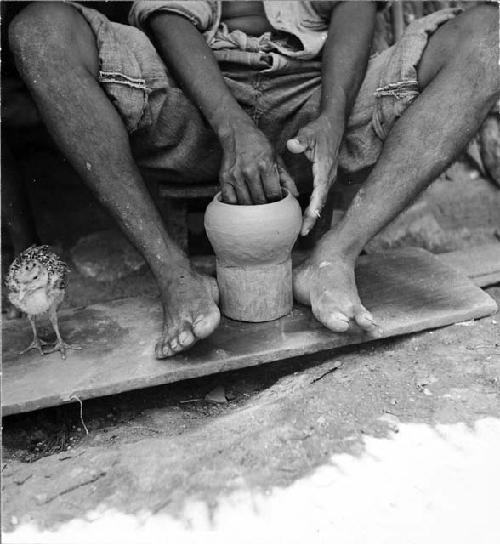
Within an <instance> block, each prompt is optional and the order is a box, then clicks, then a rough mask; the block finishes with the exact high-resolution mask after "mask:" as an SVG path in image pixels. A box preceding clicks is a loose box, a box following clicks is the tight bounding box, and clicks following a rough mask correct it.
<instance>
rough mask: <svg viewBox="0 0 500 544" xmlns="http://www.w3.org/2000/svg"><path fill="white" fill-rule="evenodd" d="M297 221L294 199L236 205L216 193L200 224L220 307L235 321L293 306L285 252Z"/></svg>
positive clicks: (288, 250) (255, 318)
mask: <svg viewBox="0 0 500 544" xmlns="http://www.w3.org/2000/svg"><path fill="white" fill-rule="evenodd" d="M301 223H302V214H301V210H300V206H299V204H298V202H297V200H296V199H295V198H294V197H293V196H292V195H291V194H289V193H288V194H287V196H286V197H285V198H283V199H282V200H280V201H279V202H271V203H269V204H262V205H255V206H236V205H233V204H226V203H224V202H222V201H221V199H220V194H218V195H216V196H215V197H214V199H213V201H212V202H211V203H210V204H209V205H208V207H207V211H206V213H205V228H206V231H207V235H208V239H209V240H210V242H211V244H212V246H213V248H214V251H215V255H216V257H217V281H218V284H219V290H220V307H221V311H222V313H223V314H224V315H226V316H227V317H230V318H231V319H236V320H238V321H271V320H273V319H278V318H279V317H281V316H283V315H286V314H287V313H289V312H290V311H291V309H292V306H293V293H292V261H291V250H292V246H293V244H294V242H295V240H296V239H297V236H298V234H299V231H300V227H301Z"/></svg>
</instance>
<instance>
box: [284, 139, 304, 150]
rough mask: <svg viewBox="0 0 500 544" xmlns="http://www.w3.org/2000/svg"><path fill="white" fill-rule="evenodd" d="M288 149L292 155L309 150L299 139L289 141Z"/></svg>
mask: <svg viewBox="0 0 500 544" xmlns="http://www.w3.org/2000/svg"><path fill="white" fill-rule="evenodd" d="M286 147H287V149H288V151H290V152H291V153H304V151H305V150H306V149H307V147H306V144H305V143H304V142H301V141H300V140H299V139H298V138H292V139H290V140H287V142H286Z"/></svg>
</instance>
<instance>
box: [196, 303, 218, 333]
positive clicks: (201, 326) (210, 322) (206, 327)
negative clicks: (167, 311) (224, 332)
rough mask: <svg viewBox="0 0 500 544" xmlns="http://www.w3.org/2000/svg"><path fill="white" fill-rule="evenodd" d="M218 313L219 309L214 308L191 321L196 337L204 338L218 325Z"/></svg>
mask: <svg viewBox="0 0 500 544" xmlns="http://www.w3.org/2000/svg"><path fill="white" fill-rule="evenodd" d="M219 321H220V313H219V309H218V308H215V310H214V311H213V312H212V313H210V314H209V315H205V314H201V315H199V316H198V317H197V318H196V319H195V321H194V323H193V332H194V334H195V336H196V337H197V338H206V337H207V336H210V335H211V334H212V333H213V332H214V330H215V329H216V328H217V326H218V325H219Z"/></svg>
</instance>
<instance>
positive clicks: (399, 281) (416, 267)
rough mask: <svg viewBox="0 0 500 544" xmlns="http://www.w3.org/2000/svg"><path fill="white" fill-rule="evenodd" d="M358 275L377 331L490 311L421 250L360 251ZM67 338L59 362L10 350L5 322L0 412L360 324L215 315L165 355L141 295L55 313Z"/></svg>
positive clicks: (274, 352)
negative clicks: (205, 331) (193, 339)
mask: <svg viewBox="0 0 500 544" xmlns="http://www.w3.org/2000/svg"><path fill="white" fill-rule="evenodd" d="M357 281H358V285H359V288H360V293H361V297H362V299H363V301H364V302H365V304H366V306H367V307H368V308H369V309H370V310H371V311H372V312H373V314H374V316H375V319H376V320H377V321H378V322H379V323H380V324H381V326H382V327H383V330H384V337H389V336H395V335H400V334H405V333H410V332H415V331H420V330H424V329H428V328H434V327H440V326H444V325H449V324H451V323H454V322H457V321H464V320H469V319H474V318H479V317H483V316H486V315H490V314H493V313H494V312H495V311H496V309H497V308H496V304H495V301H494V300H493V299H492V298H491V297H489V296H488V295H487V294H486V293H484V292H483V291H481V290H480V289H479V288H478V287H476V286H475V285H473V284H472V283H471V282H470V281H469V280H468V279H467V278H466V277H465V276H464V275H463V274H461V273H460V272H458V271H456V270H453V269H450V268H449V267H447V266H446V265H444V264H442V263H441V262H440V261H439V259H437V258H436V257H435V256H433V255H431V254H429V253H427V252H426V251H424V250H420V249H406V250H401V251H393V252H390V253H385V254H379V255H370V256H367V257H366V258H362V259H360V262H359V265H358V268H357ZM61 329H62V332H63V335H64V336H65V338H66V340H67V341H69V342H74V343H79V344H81V345H82V346H84V349H83V350H82V351H79V352H78V351H75V352H71V353H70V355H69V356H68V358H67V360H66V361H62V360H61V359H60V357H59V354H57V353H55V354H51V355H47V356H45V357H41V356H40V355H38V354H36V353H31V354H26V355H23V356H19V355H17V354H18V352H19V351H20V350H21V349H22V348H23V347H25V346H27V345H28V343H29V341H30V330H29V326H28V325H27V324H26V323H24V324H21V323H20V322H18V321H11V322H7V323H5V325H4V331H3V339H4V346H3V348H4V352H3V355H4V364H3V372H4V374H3V413H4V415H8V414H13V413H16V412H26V411H30V410H35V409H38V408H42V407H46V406H52V405H58V404H62V403H66V402H70V401H71V398H72V397H73V396H78V397H79V398H80V399H88V398H91V397H98V396H103V395H111V394H114V393H119V392H122V391H127V390H131V389H140V388H144V387H149V386H153V385H157V384H165V383H171V382H175V381H179V380H185V379H188V378H196V377H200V376H205V375H208V374H213V373H217V372H225V371H228V370H235V369H238V368H243V367H249V366H255V365H260V364H264V363H270V362H272V361H276V360H280V359H285V358H288V357H294V356H300V355H305V354H310V353H314V352H318V351H322V350H327V349H333V348H338V347H341V346H345V345H348V344H358V343H361V342H366V341H368V340H369V338H367V336H366V335H365V334H363V333H360V332H356V333H351V334H336V333H333V332H331V331H328V330H327V329H326V328H324V327H322V326H321V325H320V324H319V323H318V322H317V321H316V320H315V319H314V318H313V316H312V314H311V312H310V311H309V310H308V309H307V308H304V307H296V308H294V310H293V312H292V313H291V314H290V315H289V316H287V317H285V318H282V319H280V320H278V321H274V322H270V323H238V322H234V321H230V320H223V323H222V324H221V326H220V327H219V329H218V330H217V331H216V332H215V334H213V335H212V336H211V337H210V338H208V339H206V340H204V341H202V342H200V343H199V344H198V345H196V346H194V348H193V349H191V350H190V351H189V352H187V353H185V354H180V355H178V356H176V357H174V358H171V359H167V360H165V361H157V360H155V358H154V356H153V345H154V341H155V337H157V336H158V334H159V331H160V330H161V311H160V306H159V304H158V302H157V301H156V300H154V299H148V298H134V299H123V300H118V301H114V302H112V303H110V304H102V305H101V304H96V305H93V306H89V307H87V308H84V309H80V310H74V311H67V312H63V313H62V314H61Z"/></svg>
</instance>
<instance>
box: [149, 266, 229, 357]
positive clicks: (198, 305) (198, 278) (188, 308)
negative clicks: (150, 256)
mask: <svg viewBox="0 0 500 544" xmlns="http://www.w3.org/2000/svg"><path fill="white" fill-rule="evenodd" d="M160 289H161V290H162V296H161V298H162V304H163V333H162V337H161V339H160V340H159V341H158V343H157V344H156V348H155V354H156V358H157V359H165V358H166V357H170V356H172V355H175V354H177V353H180V352H181V351H184V350H186V349H188V348H190V347H191V346H192V345H193V344H195V343H196V342H197V341H198V340H201V339H202V338H206V337H207V336H210V334H212V333H213V332H214V330H215V329H216V328H217V326H218V325H219V322H220V312H219V308H218V306H217V304H218V303H219V289H218V287H217V283H216V281H215V279H214V278H211V277H209V276H203V275H200V274H198V273H196V272H194V271H193V270H190V269H188V270H180V271H179V272H178V273H177V274H174V278H173V279H171V280H170V281H169V282H168V283H167V284H166V286H164V287H160Z"/></svg>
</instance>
